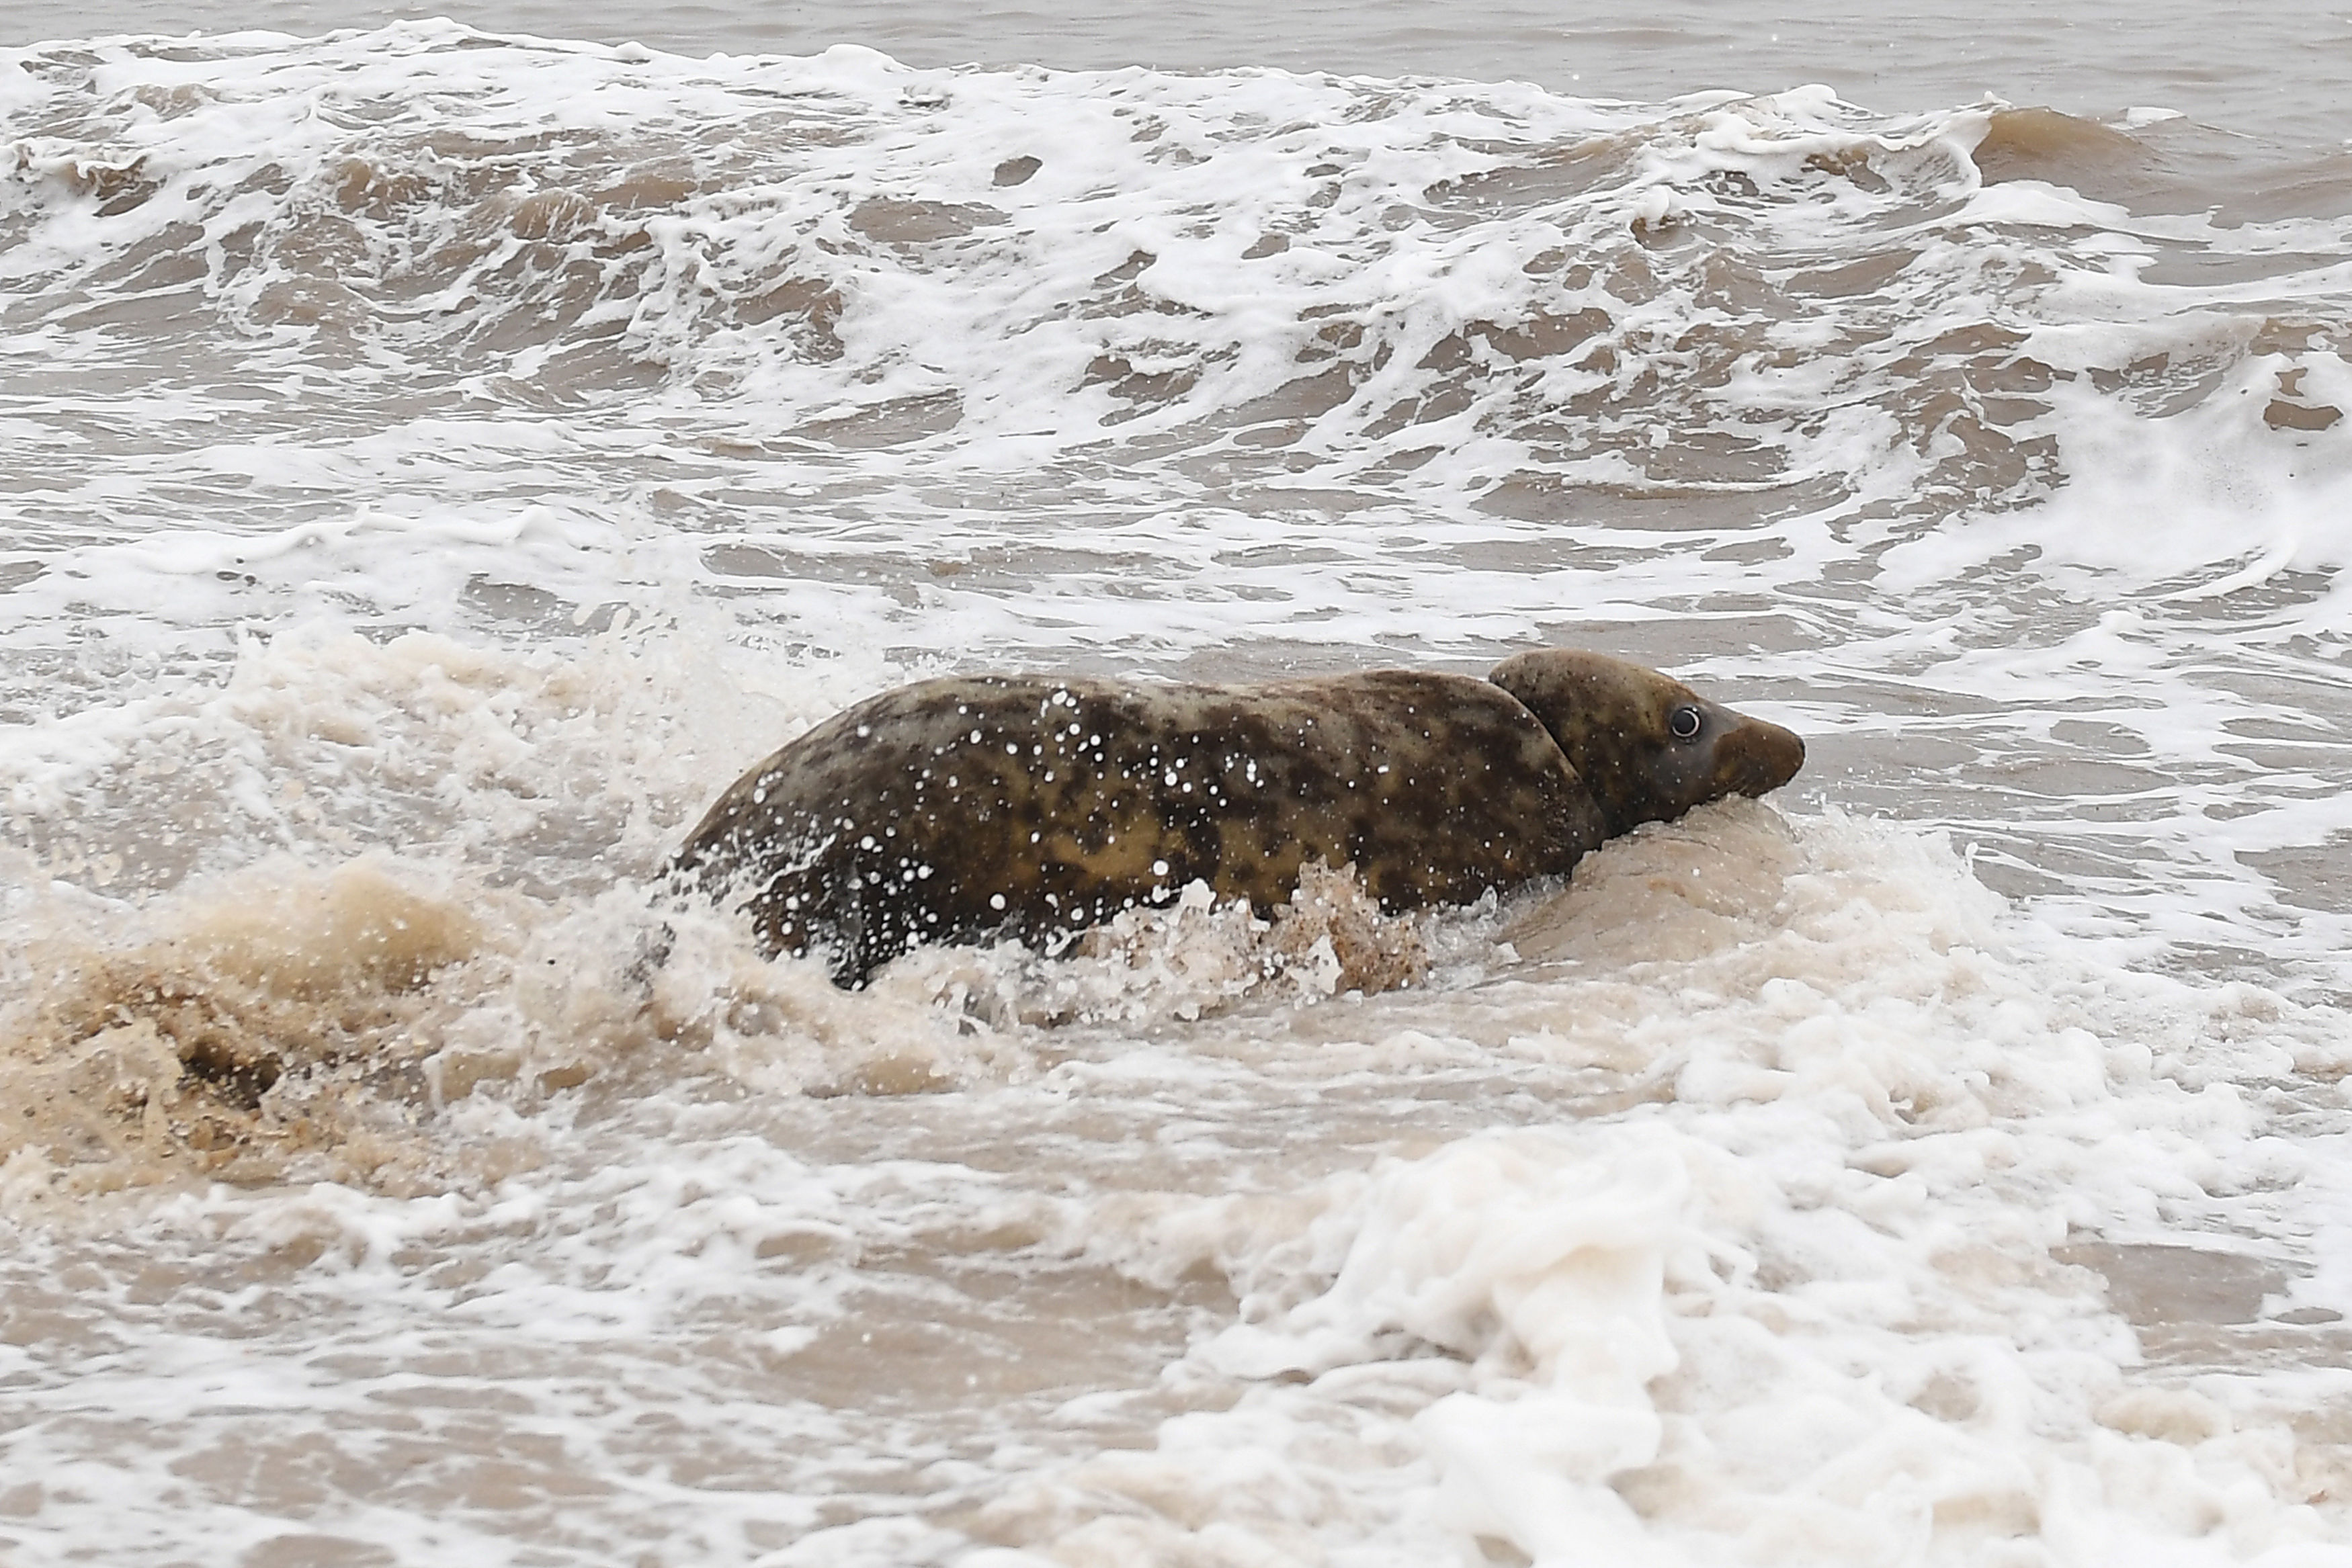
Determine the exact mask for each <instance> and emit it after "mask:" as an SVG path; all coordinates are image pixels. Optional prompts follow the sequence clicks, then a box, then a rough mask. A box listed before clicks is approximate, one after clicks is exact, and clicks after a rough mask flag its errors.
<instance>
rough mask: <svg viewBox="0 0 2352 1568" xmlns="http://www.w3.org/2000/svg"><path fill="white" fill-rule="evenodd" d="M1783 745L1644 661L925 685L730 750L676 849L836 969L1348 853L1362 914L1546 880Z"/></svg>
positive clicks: (766, 932) (1286, 878) (1708, 793)
mask: <svg viewBox="0 0 2352 1568" xmlns="http://www.w3.org/2000/svg"><path fill="white" fill-rule="evenodd" d="M1803 759H1804V743H1803V742H1802V741H1801V740H1799V739H1798V738H1797V737H1796V736H1794V735H1792V734H1790V732H1789V731H1787V730H1785V729H1782V728H1780V727H1779V726H1777V725H1771V724H1766V723H1764V722H1762V721H1761V720H1758V719H1752V718H1748V717H1746V716H1743V715H1740V714H1738V713H1735V712H1733V711H1732V710H1730V709H1729V708H1726V707H1721V706H1717V705H1716V704H1713V703H1710V702H1707V701H1706V700H1705V699H1703V698H1701V697H1699V696H1698V695H1696V694H1695V693H1693V692H1692V691H1691V690H1690V688H1688V687H1687V686H1685V685H1682V684H1681V683H1680V682H1678V681H1675V680H1673V679H1671V678H1669V677H1667V676H1665V675H1662V674H1658V673H1657V672H1655V671H1654V670H1648V669H1644V668H1643V667H1642V666H1640V665H1638V664H1627V663H1625V662H1623V661H1622V660H1618V659H1611V658H1607V657H1605V656H1603V655H1601V654H1597V653H1571V652H1566V651H1559V650H1551V651H1544V652H1538V653H1522V654H1520V655H1518V656H1517V657H1516V658H1512V659H1509V660H1507V661H1505V662H1504V663H1503V664H1500V665H1498V666H1497V667H1496V669H1495V671H1494V672H1493V674H1492V675H1491V677H1490V678H1489V679H1486V680H1479V679H1476V678H1475V677H1471V676H1466V675H1447V674H1425V673H1419V672H1414V671H1407V670H1375V671H1370V672H1366V673H1364V674H1349V675H1338V676H1332V677H1328V678H1325V679H1319V680H1295V681H1278V682H1273V683H1269V684H1266V685H1144V684H1129V683H1125V682H1118V681H1108V680H1095V679H1077V678H1060V677H1055V676H1047V675H1009V676H1007V675H982V676H972V677H953V678H949V679H943V680H933V681H923V682H920V683H918V684H917V685H910V686H904V687H900V688H899V689H898V690H896V691H889V692H885V693H883V694H881V695H879V696H875V697H871V698H868V699H867V700H866V701H865V702H862V703H859V704H857V705H856V706H854V707H851V708H849V709H847V710H845V711H844V712H842V713H840V714H837V715H835V716H834V717H833V718H831V719H828V720H827V721H825V722H824V724H821V725H819V726H817V727H815V728H814V729H812V730H810V731H809V732H808V733H807V734H806V735H804V736H803V737H800V738H799V739H798V740H795V741H793V743H791V744H790V745H788V746H786V747H783V748H782V750H780V751H777V752H776V753H775V754H774V755H772V756H771V757H769V758H767V759H766V760H765V761H763V762H761V763H760V764H759V765H758V766H756V767H754V768H751V771H749V772H748V773H746V774H744V775H743V777H742V778H741V779H738V780H737V781H736V782H735V783H734V784H733V785H732V786H731V787H730V789H728V790H727V792H726V793H725V794H723V795H721V796H720V797H719V800H718V802H717V803H716V804H714V805H713V806H712V807H711V808H710V810H709V813H708V814H707V815H705V816H704V817H703V819H702V821H701V822H700V823H699V824H698V826H697V827H696V828H695V830H694V831H692V832H691V833H689V834H688V836H687V839H686V841H685V843H684V845H683V846H682V847H681V848H680V849H679V851H678V853H677V857H676V861H675V866H676V868H677V871H679V872H680V873H685V874H686V875H687V876H688V877H689V878H690V879H692V880H693V881H695V882H697V883H700V884H701V885H702V886H704V887H706V888H708V889H709V890H711V891H713V892H718V893H720V894H724V895H730V896H731V897H733V898H734V899H737V900H739V901H740V902H741V903H742V904H743V905H744V906H745V907H746V909H747V910H748V912H749V914H750V915H751V920H752V923H753V925H754V927H755V928H756V930H757V933H758V936H759V939H760V942H761V946H762V947H763V948H764V949H765V950H767V951H768V952H770V953H772V954H773V953H793V954H799V953H804V952H806V951H808V950H809V949H810V948H812V947H819V948H823V949H825V950H827V951H828V954H829V958H830V962H831V966H832V973H833V977H834V979H835V982H836V983H838V984H841V985H843V986H857V985H862V984H863V983H864V982H865V981H866V978H867V977H869V976H870V975H872V973H873V972H874V971H875V970H876V969H877V968H879V967H881V966H882V965H884V964H886V963H887V962H888V961H889V960H891V959H892V958H895V957H897V956H899V955H900V954H902V953H904V952H906V951H907V950H908V948H909V947H912V946H916V945H917V944H919V943H922V942H927V941H946V942H952V941H967V940H971V939H973V938H976V937H981V936H992V935H1003V936H1014V937H1018V938H1020V939H1021V940H1023V941H1025V942H1029V943H1032V944H1034V945H1037V946H1045V947H1048V948H1052V947H1055V946H1059V945H1060V944H1061V943H1064V942H1066V941H1067V940H1068V939H1069V937H1070V936H1072V935H1073V934H1075V933H1076V932H1077V931H1079V930H1082V929H1084V928H1085V927H1087V926H1088V925H1094V924H1096V923H1097V922H1099V921H1103V920H1107V919H1108V918H1110V917H1111V916H1112V915H1117V914H1118V912H1119V911H1121V910H1123V909H1128V908H1133V907H1136V906H1153V905H1160V904H1168V903H1171V902H1172V901H1173V900H1174V899H1175V898H1176V897H1177V895H1178V894H1180V893H1181V891H1182V890H1183V888H1184V887H1185V886H1186V885H1187V884H1188V883H1192V882H1193V881H1194V880H1196V879H1197V880H1199V881H1202V882H1205V883H1208V885H1209V886H1210V888H1211V889H1212V890H1213V892H1214V893H1215V894H1216V896H1217V897H1218V898H1219V899H1220V900H1225V899H1233V898H1246V899H1248V900H1249V901H1250V903H1251V904H1252V905H1253V906H1254V907H1255V909H1256V910H1257V911H1258V912H1259V913H1260V914H1261V915H1265V914H1270V913H1271V912H1272V911H1273V910H1274V909H1276V907H1278V906H1280V905H1282V904H1285V903H1286V902H1288V900H1289V897H1290V894H1291V893H1292V891H1293V890H1294V889H1295V888H1296V887H1297V884H1298V877H1299V868H1300V867H1301V866H1302V865H1306V864H1310V863H1313V862H1327V863H1328V864H1330V865H1333V866H1339V865H1345V864H1349V863H1351V862H1352V863H1353V864H1354V865H1355V867H1356V868H1357V874H1358V876H1359V878H1360V880H1361V881H1362V883H1363V884H1364V886H1365V887H1366V889H1367V890H1368V891H1369V892H1370V894H1372V895H1373V896H1374V897H1375V898H1377V899H1378V900H1379V902H1380V904H1381V907H1382V908H1383V909H1385V910H1388V911H1391V912H1395V911H1401V910H1408V909H1416V908H1420V907H1422V906H1423V905H1426V904H1460V903H1467V902H1470V901H1472V900H1475V899H1476V898H1478V897H1479V896H1480V895H1482V894H1485V893H1486V891H1487V890H1489V889H1494V890H1496V891H1498V892H1503V891H1508V890H1510V889H1512V888H1515V887H1517V886H1519V885H1520V884H1522V883H1527V882H1529V881H1532V880H1535V879H1537V878H1539V877H1547V876H1564V875H1566V874H1567V873H1568V872H1569V871H1570V868H1571V867H1573V866H1574V865H1575V864H1576V862H1577V861H1578V860H1579V858H1580V857H1581V856H1582V855H1583V854H1584V853H1585V852H1586V851H1588V850H1591V849H1592V848H1594V847H1595V846H1597V845H1598V844H1600V843H1601V841H1603V840H1604V839H1606V838H1608V837H1610V836H1612V835H1613V834H1616V833H1621V832H1623V831H1627V830H1628V829H1630V828H1632V827H1633V826H1635V825H1637V824H1639V823H1641V822H1643V821H1657V820H1664V819H1668V818H1673V817H1677V816H1680V815H1681V814H1682V813H1683V812H1685V811H1686V810H1689V809H1690V808H1691V807H1693V806H1696V805H1698V804H1699V803H1701V802H1702V801H1706V800H1715V799H1717V798H1718V797H1721V796H1724V795H1729V794H1735V793H1738V794H1747V795H1760V794H1762V793H1764V792H1765V791H1767V790H1769V789H1777V788H1778V787H1779V786H1780V785H1781V784H1783V783H1786V782H1787V781H1788V780H1789V779H1790V777H1792V776H1793V775H1794V774H1795V773H1796V771H1797V768H1798V767H1799V766H1800V765H1801V763H1802V761H1803Z"/></svg>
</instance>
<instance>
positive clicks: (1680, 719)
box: [1666, 703, 1699, 740]
mask: <svg viewBox="0 0 2352 1568" xmlns="http://www.w3.org/2000/svg"><path fill="white" fill-rule="evenodd" d="M1698 726H1699V717H1698V709H1696V708H1695V707H1693V706H1690V705H1689V704H1688V703H1685V704H1684V705H1683V706H1680V707H1678V708H1676V709H1675V711H1674V712H1673V713H1671V714H1668V715H1667V716H1666V729H1667V731H1668V733H1670V734H1671V735H1673V736H1674V737H1675V739H1676V740H1696V739H1697V738H1698Z"/></svg>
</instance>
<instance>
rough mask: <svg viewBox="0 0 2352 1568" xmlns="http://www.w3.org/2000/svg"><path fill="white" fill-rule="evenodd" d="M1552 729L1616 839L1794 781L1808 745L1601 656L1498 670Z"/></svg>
mask: <svg viewBox="0 0 2352 1568" xmlns="http://www.w3.org/2000/svg"><path fill="white" fill-rule="evenodd" d="M1488 678H1489V679H1491V680H1492V681H1493V682H1494V683H1495V684H1496V685H1498V686H1500V687H1502V688H1503V689H1504V690H1505V691H1507V692H1508V693H1510V694H1511V695H1513V696H1515V697H1517V699H1518V700H1519V703H1520V705H1521V706H1524V707H1525V708H1526V709H1527V710H1528V712H1529V713H1532V714H1534V715H1535V716H1536V717H1537V718H1538V720H1540V721H1541V722H1542V724H1543V727H1545V728H1546V729H1548V730H1549V731H1551V733H1552V738H1553V739H1555V740H1557V741H1559V748H1560V749H1561V750H1562V751H1564V752H1566V753H1567V754H1568V759H1569V761H1570V764H1572V765H1573V766H1574V767H1575V768H1576V771H1577V775H1578V776H1579V777H1580V778H1581V779H1583V780H1584V785H1585V788H1586V789H1590V790H1591V791H1592V795H1593V798H1594V799H1595V800H1598V801H1599V802H1600V805H1601V812H1602V814H1603V815H1604V816H1606V817H1607V818H1608V821H1609V831H1610V833H1611V835H1612V836H1614V835H1615V834H1618V833H1622V832H1625V831H1628V830H1630V829H1633V828H1635V827H1639V826H1640V825H1641V824H1642V823H1643V822H1658V821H1671V820H1672V819H1674V818H1675V817H1679V816H1681V815H1682V814H1683V813H1684V812H1685V811H1687V810H1690V809H1691V808H1692V807H1693V806H1698V805H1704V804H1705V803H1706V802H1707V801H1709V800H1720V799H1722V798H1723V797H1724V796H1726V795H1761V794H1764V793H1765V792H1766V791H1768V790H1771V789H1779V788H1780V786H1781V785H1783V784H1786V783H1787V782H1788V781H1789V780H1790V779H1793V778H1795V777H1796V773H1797V769H1798V768H1801V767H1802V766H1803V765H1804V761H1805V743H1804V742H1803V741H1801V740H1800V739H1798V738H1797V737H1796V736H1794V735H1792V734H1790V732H1789V731H1788V730H1785V729H1782V728H1781V727H1780V726H1779V725H1777V724H1767V723H1765V722H1764V721H1763V720H1762V719H1756V718H1749V717H1748V716H1746V715H1745V714H1739V713H1734V712H1733V711H1732V710H1731V709H1729V708H1727V707H1723V706H1718V705H1717V704H1715V703H1711V702H1708V701H1707V700H1706V698H1705V697H1702V696H1700V695H1698V694H1697V693H1696V692H1694V691H1692V690H1691V689H1690V688H1689V687H1688V686H1686V685H1683V684H1682V683H1681V682H1680V681H1677V680H1675V679H1673V678H1671V677H1670V676H1666V675H1662V674H1658V673H1657V672H1656V671H1655V670H1650V669H1644V668H1643V667H1642V666H1641V665H1639V664H1627V663H1625V661H1623V660H1622V659H1612V658H1609V657H1607V656H1606V655H1604V654H1601V653H1573V652H1570V651H1567V650H1561V649H1545V650H1541V651H1538V652H1537V653H1521V654H1518V655H1517V656H1516V657H1514V658H1509V659H1506V660H1504V661H1503V662H1502V663H1501V664H1497V665H1496V666H1495V668H1494V670H1493V671H1492V673H1491V674H1490V675H1489V677H1488Z"/></svg>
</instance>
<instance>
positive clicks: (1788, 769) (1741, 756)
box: [1715, 717, 1805, 795]
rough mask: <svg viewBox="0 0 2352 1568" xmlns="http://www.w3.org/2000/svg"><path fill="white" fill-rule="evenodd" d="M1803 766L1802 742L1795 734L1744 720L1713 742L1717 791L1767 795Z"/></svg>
mask: <svg viewBox="0 0 2352 1568" xmlns="http://www.w3.org/2000/svg"><path fill="white" fill-rule="evenodd" d="M1804 765H1805V743H1804V741H1803V740H1801V738H1799V737H1798V736H1797V735H1796V733H1795V732H1794V731H1792V730H1786V729H1782V728H1781V727H1780V726H1779V725H1777V724H1767V723H1765V722H1764V721H1763V720H1762V719H1759V718H1746V717H1743V718H1741V720H1740V722H1739V723H1738V725H1737V726H1735V727H1733V728H1731V729H1729V730H1727V731H1726V732H1725V733H1724V734H1723V735H1722V736H1721V737H1719V738H1718V739H1717V741H1716V752H1715V783H1716V788H1717V793H1718V794H1723V795H1769V794H1770V793H1771V792H1772V791H1773V790H1775V789H1779V788H1780V786H1781V785H1783V784H1786V783H1787V782H1788V781H1789V780H1790V779H1794V778H1795V777H1796V776H1797V770H1798V769H1799V768H1802V767H1803V766H1804Z"/></svg>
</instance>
